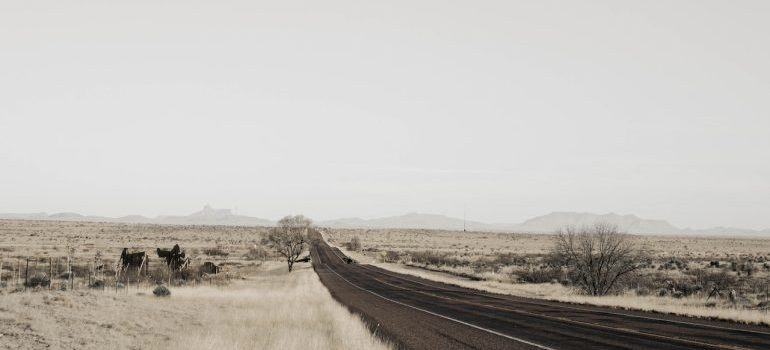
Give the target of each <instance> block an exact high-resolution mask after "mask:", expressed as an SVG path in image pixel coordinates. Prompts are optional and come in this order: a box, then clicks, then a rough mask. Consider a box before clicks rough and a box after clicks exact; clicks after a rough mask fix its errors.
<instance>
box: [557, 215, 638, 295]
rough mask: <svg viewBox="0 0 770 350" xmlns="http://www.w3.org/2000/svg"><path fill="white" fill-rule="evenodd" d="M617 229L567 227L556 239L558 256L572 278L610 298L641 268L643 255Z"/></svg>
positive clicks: (600, 224) (600, 226)
mask: <svg viewBox="0 0 770 350" xmlns="http://www.w3.org/2000/svg"><path fill="white" fill-rule="evenodd" d="M628 237H629V236H628V235H626V234H622V233H619V232H618V228H617V226H614V225H609V224H603V223H599V224H595V225H593V226H588V227H582V228H575V227H567V228H565V229H562V230H561V231H559V233H558V235H557V236H556V244H555V246H554V254H555V256H556V257H557V259H558V260H559V261H560V262H561V263H562V264H564V265H566V266H567V267H568V269H569V274H568V276H570V279H571V280H572V282H573V283H575V284H577V285H578V286H580V287H581V288H582V289H583V290H584V291H585V292H586V293H588V294H590V295H606V294H607V293H609V292H610V291H612V290H613V287H615V285H616V284H617V283H618V281H619V280H620V279H621V278H622V277H623V276H626V275H628V274H630V273H631V272H633V271H635V270H637V269H638V268H639V267H640V265H639V264H638V263H637V262H638V261H639V252H638V251H637V250H636V248H635V247H634V245H633V244H632V243H631V241H630V240H629V239H628Z"/></svg>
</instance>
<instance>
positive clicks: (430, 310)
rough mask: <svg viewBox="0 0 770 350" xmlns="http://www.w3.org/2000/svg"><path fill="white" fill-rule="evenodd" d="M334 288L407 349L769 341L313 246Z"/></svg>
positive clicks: (768, 336)
mask: <svg viewBox="0 0 770 350" xmlns="http://www.w3.org/2000/svg"><path fill="white" fill-rule="evenodd" d="M312 254H313V266H314V268H315V270H316V272H317V273H318V275H319V277H320V278H321V281H322V282H323V283H324V285H326V287H327V288H328V289H329V291H330V292H331V293H332V295H333V296H334V297H335V298H336V299H337V300H338V301H340V302H341V303H342V304H344V305H346V306H347V307H349V308H350V309H351V310H353V311H354V312H357V313H359V314H361V315H362V316H363V317H364V318H365V319H366V320H367V321H368V322H369V323H370V325H371V327H372V329H373V330H374V331H375V332H376V333H378V334H381V335H383V336H385V337H386V338H388V339H390V340H392V341H393V342H395V343H396V344H397V346H399V347H400V348H406V349H580V350H587V349H655V350H660V349H732V350H734V349H770V329H768V328H767V327H759V326H744V325H738V324H733V323H728V322H717V321H707V320H698V319H690V318H685V317H676V316H668V315H659V314H651V313H642V312H633V311H619V310H613V309H608V308H601V307H592V306H582V305H572V304H564V303H557V302H549V301H543V300H535V299H526V298H518V297H513V296H505V295H498V294H492V293H485V292H480V291H476V290H472V289H466V288H461V287H456V286H451V285H447V284H443V283H438V282H432V281H428V280H425V279H421V278H418V277H413V276H408V275H402V274H397V273H394V272H390V271H387V270H383V269H380V268H377V267H374V266H371V265H359V264H355V263H353V264H347V263H346V262H345V260H344V258H345V256H344V255H343V254H342V252H340V251H339V250H338V249H336V248H331V247H329V245H327V244H326V243H323V242H320V243H318V244H316V245H314V246H313V248H312Z"/></svg>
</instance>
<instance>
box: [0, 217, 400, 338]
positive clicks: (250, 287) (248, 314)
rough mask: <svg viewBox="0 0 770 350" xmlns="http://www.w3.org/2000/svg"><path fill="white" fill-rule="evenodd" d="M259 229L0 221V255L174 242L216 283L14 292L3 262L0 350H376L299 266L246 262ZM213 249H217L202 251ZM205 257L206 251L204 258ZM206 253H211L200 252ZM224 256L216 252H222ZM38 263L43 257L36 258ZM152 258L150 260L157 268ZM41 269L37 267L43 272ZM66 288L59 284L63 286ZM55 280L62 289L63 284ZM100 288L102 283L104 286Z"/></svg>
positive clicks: (113, 250)
mask: <svg viewBox="0 0 770 350" xmlns="http://www.w3.org/2000/svg"><path fill="white" fill-rule="evenodd" d="M263 232H264V229H260V228H247V227H207V226H186V227H185V226H156V225H122V224H104V223H72V222H48V221H17V220H11V221H7V220H0V257H2V258H3V261H5V262H11V261H13V262H16V261H19V260H20V259H21V258H26V257H28V256H31V257H52V258H53V259H54V260H55V259H57V258H58V259H65V258H66V256H67V255H68V254H70V253H69V252H70V249H71V248H68V247H74V254H71V255H72V256H73V257H74V260H75V261H76V264H77V262H78V261H82V262H83V264H86V262H87V261H90V259H93V257H94V255H95V254H96V252H97V251H101V252H104V253H103V255H105V260H107V264H109V263H114V261H115V258H116V256H117V255H119V253H120V249H122V247H129V248H132V250H134V249H135V250H139V249H141V250H148V251H150V250H154V248H155V247H158V246H160V247H170V246H171V245H173V244H175V243H179V244H180V246H182V247H183V248H184V249H185V250H186V251H187V253H188V256H191V257H192V260H193V264H192V267H191V268H193V269H194V268H195V267H196V266H197V265H199V264H200V263H201V262H203V261H214V262H216V263H217V264H223V263H224V264H223V266H224V267H225V271H224V272H223V274H221V275H223V276H221V277H217V278H216V279H214V280H212V279H208V280H207V279H198V280H196V282H195V283H190V282H189V281H187V282H186V281H184V280H176V281H174V282H173V283H172V284H173V285H172V286H171V287H170V288H169V289H170V290H171V296H169V297H156V296H154V295H153V293H152V290H153V287H154V283H152V282H151V281H145V282H144V283H140V284H137V283H134V284H128V285H121V286H120V287H119V288H103V289H100V288H89V286H88V285H87V284H88V279H86V278H84V277H83V276H77V275H76V278H75V283H73V284H69V285H68V286H74V288H69V287H67V289H66V290H60V288H59V287H58V285H56V284H55V286H56V288H47V287H42V288H41V287H37V288H28V289H27V291H24V288H23V287H22V286H20V285H16V284H15V282H14V281H12V280H11V277H12V274H13V271H12V270H10V269H9V266H10V265H11V264H9V263H6V264H4V268H3V272H4V274H3V276H4V278H3V284H4V286H3V288H0V349H24V350H26V349H105V348H115V349H276V348H283V349H386V348H389V345H388V344H384V343H383V342H382V341H380V340H379V339H378V338H376V337H374V336H372V334H371V333H370V332H369V331H368V329H367V328H366V326H365V324H364V323H363V322H362V321H361V319H360V318H359V317H357V316H355V315H353V314H351V313H350V312H349V311H348V310H347V309H346V308H345V307H343V306H342V305H340V304H338V303H337V302H336V301H334V300H333V299H332V297H331V295H330V294H329V292H328V291H327V290H326V288H325V287H324V286H323V285H322V284H321V282H320V281H319V279H318V277H317V275H316V274H315V273H314V272H313V270H312V267H311V266H310V264H308V263H298V264H296V265H295V271H294V272H292V273H288V272H287V269H286V266H285V264H284V263H281V262H279V261H275V260H273V258H274V257H273V256H271V255H269V254H268V255H267V256H264V257H259V258H255V257H252V256H250V255H249V253H250V252H251V251H252V250H253V249H254V245H255V244H258V243H259V241H260V235H261V234H262V233H263ZM212 248H218V250H212ZM207 252H208V253H207ZM209 253H213V254H214V255H210V254H209ZM225 253H226V254H227V255H224V254H225ZM41 261H43V259H41ZM157 261H158V259H157V258H156V259H155V261H154V262H153V263H154V264H155V265H159V263H158V262H157ZM48 269H49V267H48V266H47V265H44V264H41V266H39V268H38V270H41V271H48ZM65 281H66V280H65ZM65 281H62V282H65ZM107 285H108V287H109V286H110V281H109V280H108V281H107Z"/></svg>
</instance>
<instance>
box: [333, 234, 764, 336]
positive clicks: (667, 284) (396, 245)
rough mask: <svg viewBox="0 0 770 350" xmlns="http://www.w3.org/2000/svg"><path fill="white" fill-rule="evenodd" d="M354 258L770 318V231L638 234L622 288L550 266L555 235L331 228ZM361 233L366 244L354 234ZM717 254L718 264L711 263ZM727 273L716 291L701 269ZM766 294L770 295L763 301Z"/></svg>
mask: <svg viewBox="0 0 770 350" xmlns="http://www.w3.org/2000/svg"><path fill="white" fill-rule="evenodd" d="M324 236H325V237H326V239H327V241H329V242H330V243H331V244H335V245H337V246H339V247H340V248H342V249H343V250H346V251H347V252H348V253H349V254H350V255H351V256H352V257H353V258H354V259H356V260H359V261H360V262H363V263H371V264H374V265H377V266H380V267H383V268H386V269H389V270H392V271H394V272H400V273H406V274H411V275H416V276H420V277H423V278H426V279H431V280H435V281H439V282H445V283H450V284H456V285H461V286H464V287H469V288H475V289H480V290H487V291H491V292H496V293H503V294H511V295H518V296H525V297H533V298H543V299H551V300H560V301H567V302H574V303H588V304H595V305H606V306H612V307H619V308H628V309H639V310H646V311H657V312H665V313H673V314H680V315H689V316H697V317H715V318H721V319H727V320H734V321H738V322H746V323H754V324H765V325H770V313H768V310H767V303H766V300H767V299H768V295H767V290H768V289H770V286H768V284H769V283H768V282H770V268H769V267H768V264H769V263H768V259H770V239H767V238H756V237H753V238H752V237H741V238H728V237H691V236H687V237H674V236H632V238H631V240H632V241H633V243H634V244H635V245H636V246H637V247H639V248H640V249H641V250H642V251H643V252H644V254H645V256H646V257H647V259H648V261H646V264H647V265H646V267H645V268H643V269H641V270H640V271H639V273H638V274H637V275H636V276H635V279H634V280H633V281H632V282H629V283H628V285H627V286H625V288H624V289H623V290H621V291H618V293H615V294H613V295H608V296H602V297H592V296H588V295H584V294H582V293H581V292H580V291H579V290H577V289H576V288H574V287H572V286H570V285H569V284H567V283H564V281H562V280H561V278H562V277H561V276H562V274H561V273H558V271H557V272H556V273H555V272H554V271H553V270H552V269H550V268H547V267H546V263H545V260H546V259H547V256H548V254H549V252H550V250H551V247H552V246H553V242H554V236H553V235H545V234H507V233H485V232H467V233H466V232H454V231H440V230H437V231H432V230H363V229H362V230H355V229H340V230H338V229H333V230H332V229H327V230H325V231H324ZM354 237H357V238H358V239H359V240H360V242H361V247H360V248H359V249H358V250H356V249H350V248H353V247H351V246H350V244H349V242H351V240H352V239H353V238H354ZM712 261H718V262H719V264H720V267H718V268H716V267H710V264H711V262H712ZM722 272H724V273H726V274H727V275H729V276H730V277H731V278H732V279H733V280H734V283H733V285H731V286H730V288H733V289H735V290H736V291H737V294H738V295H737V297H736V298H735V299H734V300H731V299H730V298H729V296H728V295H727V293H724V292H723V293H722V295H716V296H713V297H711V298H709V297H708V294H709V288H710V287H709V284H708V283H709V282H708V281H706V282H703V276H704V275H706V276H709V274H715V273H722ZM763 302H765V303H763Z"/></svg>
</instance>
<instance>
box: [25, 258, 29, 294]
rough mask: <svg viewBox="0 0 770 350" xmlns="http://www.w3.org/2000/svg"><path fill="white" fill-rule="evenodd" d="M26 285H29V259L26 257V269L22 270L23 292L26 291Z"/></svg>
mask: <svg viewBox="0 0 770 350" xmlns="http://www.w3.org/2000/svg"><path fill="white" fill-rule="evenodd" d="M27 284H29V257H27V267H26V268H24V290H25V291H26V290H27Z"/></svg>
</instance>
